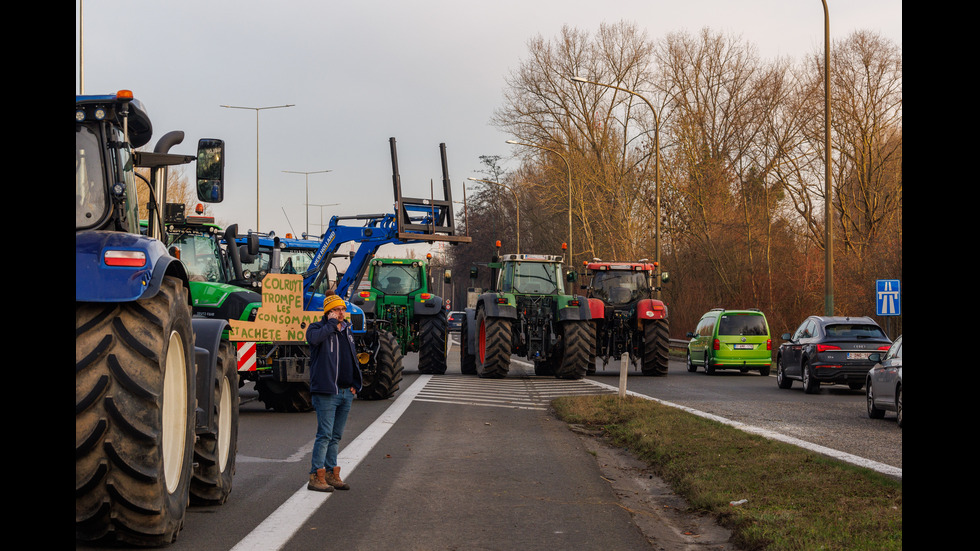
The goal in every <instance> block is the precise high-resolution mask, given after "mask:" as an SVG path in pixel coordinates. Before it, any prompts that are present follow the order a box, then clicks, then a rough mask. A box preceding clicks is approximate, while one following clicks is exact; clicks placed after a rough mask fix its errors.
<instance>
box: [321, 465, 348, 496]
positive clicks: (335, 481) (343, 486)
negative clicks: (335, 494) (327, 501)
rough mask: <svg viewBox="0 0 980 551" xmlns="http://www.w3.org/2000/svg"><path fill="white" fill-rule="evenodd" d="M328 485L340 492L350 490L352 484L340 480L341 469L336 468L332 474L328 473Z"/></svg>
mask: <svg viewBox="0 0 980 551" xmlns="http://www.w3.org/2000/svg"><path fill="white" fill-rule="evenodd" d="M327 484H329V485H331V486H333V487H334V488H337V489H338V490H350V484H348V483H346V482H344V481H343V480H341V479H340V467H334V468H333V471H332V472H328V473H327Z"/></svg>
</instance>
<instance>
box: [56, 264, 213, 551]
mask: <svg viewBox="0 0 980 551" xmlns="http://www.w3.org/2000/svg"><path fill="white" fill-rule="evenodd" d="M195 372H196V369H195V364H194V335H193V330H192V328H191V309H190V306H189V303H188V299H187V289H186V288H185V287H184V285H183V283H182V282H181V281H180V280H178V279H175V278H172V277H166V278H164V281H163V282H162V284H161V287H160V291H159V292H158V293H157V294H156V295H155V296H154V297H152V298H147V299H143V300H139V301H136V302H132V303H122V304H109V303H75V538H76V539H78V540H84V541H96V540H105V541H109V540H115V541H117V542H120V543H124V544H129V545H139V546H160V545H166V544H170V543H172V542H174V541H175V540H176V539H177V534H178V533H179V532H180V529H181V528H182V526H183V523H184V514H185V512H186V507H187V502H188V499H189V491H190V482H191V468H192V464H193V452H194V419H195V416H194V407H195V405H196V396H197V395H196V393H195V391H196V380H195Z"/></svg>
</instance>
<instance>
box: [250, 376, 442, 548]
mask: <svg viewBox="0 0 980 551" xmlns="http://www.w3.org/2000/svg"><path fill="white" fill-rule="evenodd" d="M431 378H432V375H421V376H420V377H419V378H418V379H417V380H416V381H415V383H413V384H412V386H410V387H408V389H407V390H405V391H404V392H403V393H402V394H401V395H399V396H398V398H397V399H395V402H394V403H393V404H391V406H389V407H388V409H386V410H385V412H384V413H383V414H381V416H380V417H378V418H377V419H376V420H375V421H374V423H371V425H370V426H369V427H368V428H367V429H365V430H364V431H363V432H362V433H361V434H359V435H358V436H357V438H355V439H354V440H353V441H352V442H351V443H350V444H348V445H347V446H345V447H344V449H343V450H341V451H340V453H339V454H338V456H337V462H338V463H343V465H344V471H345V472H347V474H348V475H349V474H350V473H351V472H353V471H354V468H355V467H357V465H358V464H359V463H360V462H361V460H362V459H364V458H365V457H366V456H367V454H368V452H370V451H371V449H372V448H374V446H375V444H377V443H378V441H379V440H381V437H382V436H384V435H385V433H387V432H388V429H390V428H391V427H392V426H394V424H395V422H396V421H397V420H398V418H399V417H401V415H402V413H404V412H405V410H406V409H407V408H408V406H409V404H411V403H412V400H414V399H415V397H416V396H417V395H418V393H419V392H420V391H421V390H422V388H423V387H425V384H426V383H427V382H429V379H431ZM304 449H305V448H304ZM330 495H331V493H330V492H312V491H310V490H307V489H306V485H305V484H304V485H303V486H302V487H301V488H300V489H299V490H297V491H296V493H295V494H293V495H292V497H290V498H289V499H287V500H286V502H285V503H283V504H282V505H280V506H279V508H278V509H276V510H275V511H274V512H273V513H272V514H271V515H269V516H268V517H267V518H266V519H265V520H264V521H263V522H262V523H261V524H259V525H258V526H256V527H255V529H253V530H252V531H251V532H249V534H248V535H247V536H245V538H244V539H243V540H242V541H240V542H238V544H237V545H235V547H233V548H232V549H233V550H239V551H245V550H256V551H269V550H270V549H280V548H282V546H283V545H285V544H286V542H288V541H289V539H290V538H291V537H292V536H293V534H295V533H296V531H297V530H299V529H300V527H301V526H302V525H303V523H304V522H306V520H307V519H308V518H310V516H312V515H313V513H314V512H316V510H317V509H318V508H319V507H320V506H321V505H323V504H324V503H325V502H326V501H327V499H328V498H329V497H330Z"/></svg>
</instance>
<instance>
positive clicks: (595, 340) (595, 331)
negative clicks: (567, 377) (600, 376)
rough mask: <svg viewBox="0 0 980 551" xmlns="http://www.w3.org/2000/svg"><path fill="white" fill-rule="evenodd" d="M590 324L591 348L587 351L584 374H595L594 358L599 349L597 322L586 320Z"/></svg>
mask: <svg viewBox="0 0 980 551" xmlns="http://www.w3.org/2000/svg"><path fill="white" fill-rule="evenodd" d="M588 324H589V325H590V326H592V350H590V351H589V367H588V369H586V370H585V374H586V375H595V360H596V357H597V356H598V351H599V325H598V322H595V321H590V322H588Z"/></svg>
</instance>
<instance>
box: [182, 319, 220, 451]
mask: <svg viewBox="0 0 980 551" xmlns="http://www.w3.org/2000/svg"><path fill="white" fill-rule="evenodd" d="M191 327H192V328H193V330H194V359H195V361H196V362H197V370H196V371H197V409H196V410H195V418H196V419H197V434H213V433H216V432H217V426H216V425H217V420H216V419H215V418H214V411H215V404H214V380H215V375H216V371H217V369H218V349H219V347H220V346H221V336H222V334H223V333H224V331H225V329H227V328H228V321H227V320H223V319H215V318H198V317H194V318H191Z"/></svg>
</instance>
